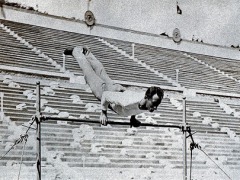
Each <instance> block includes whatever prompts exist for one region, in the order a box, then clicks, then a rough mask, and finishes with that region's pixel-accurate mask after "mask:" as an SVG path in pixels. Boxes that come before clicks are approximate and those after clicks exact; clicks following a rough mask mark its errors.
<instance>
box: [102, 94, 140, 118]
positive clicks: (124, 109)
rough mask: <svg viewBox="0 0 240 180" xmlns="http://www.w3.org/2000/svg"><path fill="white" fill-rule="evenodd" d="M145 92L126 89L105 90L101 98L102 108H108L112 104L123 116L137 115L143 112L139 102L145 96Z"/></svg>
mask: <svg viewBox="0 0 240 180" xmlns="http://www.w3.org/2000/svg"><path fill="white" fill-rule="evenodd" d="M144 96H145V92H136V91H130V90H126V91H124V92H113V91H105V92H103V95H102V99H101V106H102V110H107V108H108V105H109V104H110V105H111V107H112V109H113V110H114V111H115V112H116V113H117V114H119V115H121V116H130V115H137V114H140V113H142V112H143V110H140V109H139V102H140V101H141V100H142V99H143V98H144Z"/></svg>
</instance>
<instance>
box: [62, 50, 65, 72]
mask: <svg viewBox="0 0 240 180" xmlns="http://www.w3.org/2000/svg"><path fill="white" fill-rule="evenodd" d="M65 64H66V56H65V54H63V65H62V68H63V71H66V68H65V66H66V65H65Z"/></svg>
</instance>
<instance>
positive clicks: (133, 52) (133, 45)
mask: <svg viewBox="0 0 240 180" xmlns="http://www.w3.org/2000/svg"><path fill="white" fill-rule="evenodd" d="M134 57H135V44H134V43H132V58H133V59H134Z"/></svg>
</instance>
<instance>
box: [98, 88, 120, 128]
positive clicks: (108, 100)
mask: <svg viewBox="0 0 240 180" xmlns="http://www.w3.org/2000/svg"><path fill="white" fill-rule="evenodd" d="M110 104H115V105H121V106H124V97H123V95H122V92H113V91H105V92H103V94H102V98H101V108H102V112H101V116H100V123H101V124H102V125H107V121H108V117H107V110H108V107H109V105H110Z"/></svg>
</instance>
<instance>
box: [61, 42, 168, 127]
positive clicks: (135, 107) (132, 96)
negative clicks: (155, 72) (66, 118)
mask: <svg viewBox="0 0 240 180" xmlns="http://www.w3.org/2000/svg"><path fill="white" fill-rule="evenodd" d="M64 54H65V55H72V56H73V57H74V58H75V59H76V60H77V62H78V64H79V66H80V68H81V69H82V71H83V75H84V78H85V80H86V82H87V84H88V85H89V86H90V88H91V90H92V92H93V94H94V95H95V96H96V98H97V99H98V100H99V101H101V108H102V112H101V115H100V123H101V124H102V125H105V126H106V125H107V122H108V116H107V110H108V108H109V109H111V110H113V111H114V112H115V113H117V114H118V115H120V116H131V118H130V125H131V127H132V126H133V127H139V126H140V125H141V122H140V121H139V120H137V119H136V115H138V114H140V113H143V112H145V111H149V112H153V111H154V110H156V109H157V107H158V106H159V104H160V103H161V101H162V99H163V96H164V91H163V90H162V89H161V88H160V87H155V86H152V87H150V88H148V89H147V91H143V90H142V89H139V91H132V90H127V89H126V88H125V87H123V86H122V85H120V84H117V83H115V82H114V81H113V80H112V79H111V78H110V77H109V76H108V74H107V73H106V71H105V69H104V67H103V65H102V63H101V62H100V61H99V60H97V58H96V57H95V56H94V55H93V54H92V52H91V51H90V50H89V48H88V47H85V46H83V47H82V46H76V47H75V48H73V49H66V50H65V51H64Z"/></svg>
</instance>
